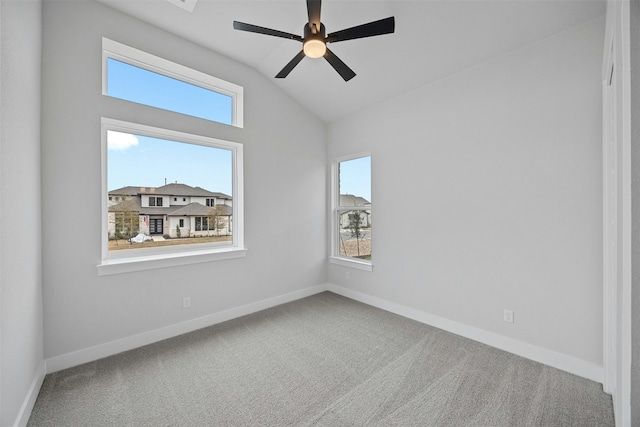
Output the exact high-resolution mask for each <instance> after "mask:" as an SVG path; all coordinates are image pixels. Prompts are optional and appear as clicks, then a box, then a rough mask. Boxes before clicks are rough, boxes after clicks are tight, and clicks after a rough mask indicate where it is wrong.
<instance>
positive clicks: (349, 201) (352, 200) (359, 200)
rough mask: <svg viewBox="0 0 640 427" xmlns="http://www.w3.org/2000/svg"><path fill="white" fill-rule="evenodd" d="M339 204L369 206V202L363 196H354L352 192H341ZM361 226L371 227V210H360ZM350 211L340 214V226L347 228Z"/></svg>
mask: <svg viewBox="0 0 640 427" xmlns="http://www.w3.org/2000/svg"><path fill="white" fill-rule="evenodd" d="M340 206H355V207H361V206H365V207H368V208H371V202H370V201H368V200H367V199H365V198H364V197H360V196H354V195H353V194H341V195H340ZM361 212H362V213H361V219H362V222H361V224H360V225H361V226H362V227H364V228H366V227H371V210H370V209H369V210H365V211H361ZM350 213H352V211H346V212H344V213H343V214H342V215H340V224H342V228H349V214H350Z"/></svg>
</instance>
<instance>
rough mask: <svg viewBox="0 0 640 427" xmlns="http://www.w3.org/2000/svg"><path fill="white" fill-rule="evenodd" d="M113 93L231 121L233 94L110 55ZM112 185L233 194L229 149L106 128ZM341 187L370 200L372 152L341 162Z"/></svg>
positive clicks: (209, 117)
mask: <svg viewBox="0 0 640 427" xmlns="http://www.w3.org/2000/svg"><path fill="white" fill-rule="evenodd" d="M107 66H108V81H107V88H108V89H107V91H108V94H109V96H112V97H115V98H121V99H125V100H127V101H131V102H136V103H139V104H146V105H152V106H154V107H157V108H163V109H166V110H171V111H177V112H180V113H183V114H187V115H191V116H195V117H200V118H203V119H207V120H213V121H216V122H219V123H224V124H231V120H232V116H231V112H232V99H231V97H229V96H226V95H222V94H219V93H216V92H214V91H211V90H208V89H203V88H201V87H198V86H194V85H192V84H188V83H184V82H181V81H179V80H176V79H173V78H169V77H166V76H163V75H160V74H157V73H154V72H151V71H147V70H144V69H141V68H138V67H134V66H132V65H129V64H126V63H123V62H120V61H116V60H114V59H109V60H108V64H107ZM108 149H109V153H108V154H109V155H108V168H107V169H108V170H107V180H108V184H107V185H108V190H109V191H111V190H115V189H117V188H121V187H126V186H137V187H161V186H163V185H165V182H166V183H174V182H178V183H181V184H187V185H190V186H192V187H202V188H204V189H206V190H209V191H214V192H220V193H225V194H228V195H230V196H232V163H231V152H230V151H229V150H224V149H218V148H212V147H205V146H200V145H195V144H186V143H179V142H175V141H167V140H162V139H157V138H150V137H145V136H139V135H130V134H123V133H120V132H113V131H110V132H109V133H108ZM340 175H341V177H340V178H341V179H340V192H341V193H342V194H354V195H356V196H361V197H364V198H365V199H367V200H369V201H371V158H370V157H364V158H359V159H354V160H348V161H344V162H341V163H340Z"/></svg>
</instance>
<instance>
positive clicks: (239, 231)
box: [97, 117, 247, 276]
mask: <svg viewBox="0 0 640 427" xmlns="http://www.w3.org/2000/svg"><path fill="white" fill-rule="evenodd" d="M107 131H116V132H123V133H131V134H136V135H140V136H147V137H152V138H159V139H167V140H172V141H177V142H184V143H189V144H196V145H202V146H206V147H214V148H221V149H225V150H230V151H232V162H233V165H232V166H233V167H232V174H233V184H232V197H233V206H232V218H233V222H234V229H233V234H232V244H231V245H224V246H220V245H216V244H215V243H214V244H211V243H208V244H206V243H203V244H189V245H180V246H168V247H160V248H147V249H140V250H137V249H131V250H128V251H124V252H119V253H111V254H110V253H109V247H108V244H109V240H108V204H109V203H108V191H109V190H108V185H107V184H108V181H107V156H108V151H107V148H108V147H107ZM101 142H102V151H101V154H102V163H101V167H102V171H101V175H102V191H101V194H102V214H101V219H102V224H101V230H102V238H101V239H102V257H101V261H100V263H99V264H98V265H97V268H98V275H100V276H103V275H110V274H119V273H127V272H132V271H142V270H150V269H155V268H161V267H171V266H177V265H187V264H194V263H200V262H208V261H215V260H222V259H231V258H239V257H244V256H245V255H246V252H247V249H246V248H245V247H244V202H243V201H244V193H243V191H244V183H243V146H242V144H239V143H237V142H232V141H226V140H221V139H217V138H211V137H207V136H202V135H195V134H189V133H184V132H179V131H174V130H170V129H162V128H158V127H154V126H148V125H143V124H139V123H131V122H126V121H123V120H115V119H110V118H106V117H102V118H101Z"/></svg>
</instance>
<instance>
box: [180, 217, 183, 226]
mask: <svg viewBox="0 0 640 427" xmlns="http://www.w3.org/2000/svg"><path fill="white" fill-rule="evenodd" d="M182 227H184V219H182V218H181V219H180V228H182Z"/></svg>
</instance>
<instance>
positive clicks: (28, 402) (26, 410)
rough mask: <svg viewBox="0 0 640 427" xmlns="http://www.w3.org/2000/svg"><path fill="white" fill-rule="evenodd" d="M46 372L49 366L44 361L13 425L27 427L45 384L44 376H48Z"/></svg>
mask: <svg viewBox="0 0 640 427" xmlns="http://www.w3.org/2000/svg"><path fill="white" fill-rule="evenodd" d="M46 372H47V364H46V362H45V361H44V360H43V361H42V363H41V364H40V366H39V367H38V370H37V371H36V374H35V375H34V377H33V381H31V386H29V391H28V392H27V395H26V396H25V398H24V402H23V403H22V407H21V408H20V412H18V416H17V417H16V420H15V422H14V423H13V424H12V425H14V426H16V427H24V426H26V425H27V422H28V421H29V417H30V416H31V411H32V410H33V405H35V404H36V399H37V398H38V393H40V388H41V387H42V383H43V382H44V376H45V375H46Z"/></svg>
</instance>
